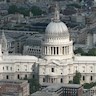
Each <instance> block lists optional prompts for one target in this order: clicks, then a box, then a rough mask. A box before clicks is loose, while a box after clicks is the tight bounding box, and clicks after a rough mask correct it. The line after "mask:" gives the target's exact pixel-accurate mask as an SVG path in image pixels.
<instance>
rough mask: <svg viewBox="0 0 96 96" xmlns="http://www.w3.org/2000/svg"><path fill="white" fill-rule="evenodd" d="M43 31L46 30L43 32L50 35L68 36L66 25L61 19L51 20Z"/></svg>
mask: <svg viewBox="0 0 96 96" xmlns="http://www.w3.org/2000/svg"><path fill="white" fill-rule="evenodd" d="M45 32H46V33H45V34H46V35H51V36H52V35H54V36H59V37H60V36H63V37H67V36H69V32H68V28H67V26H66V25H65V24H64V23H63V22H61V21H58V22H55V21H52V22H51V23H49V24H48V26H47V27H46V30H45Z"/></svg>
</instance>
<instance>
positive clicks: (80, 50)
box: [74, 48, 85, 55]
mask: <svg viewBox="0 0 96 96" xmlns="http://www.w3.org/2000/svg"><path fill="white" fill-rule="evenodd" d="M74 53H75V54H78V53H80V54H81V55H85V52H84V51H83V49H82V48H78V49H76V50H75V51H74Z"/></svg>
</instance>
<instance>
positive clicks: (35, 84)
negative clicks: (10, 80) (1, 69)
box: [24, 78, 40, 94]
mask: <svg viewBox="0 0 96 96" xmlns="http://www.w3.org/2000/svg"><path fill="white" fill-rule="evenodd" d="M24 80H28V83H29V86H30V94H32V93H34V92H36V91H38V90H39V88H40V84H39V80H38V79H35V78H33V79H32V78H31V79H27V78H24Z"/></svg>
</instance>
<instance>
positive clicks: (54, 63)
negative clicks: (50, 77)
mask: <svg viewBox="0 0 96 96" xmlns="http://www.w3.org/2000/svg"><path fill="white" fill-rule="evenodd" d="M47 65H48V66H60V62H57V61H55V60H52V61H50V62H48V64H47Z"/></svg>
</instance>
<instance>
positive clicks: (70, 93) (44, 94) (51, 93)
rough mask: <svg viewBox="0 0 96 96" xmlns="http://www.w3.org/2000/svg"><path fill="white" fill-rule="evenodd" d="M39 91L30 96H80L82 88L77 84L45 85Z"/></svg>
mask: <svg viewBox="0 0 96 96" xmlns="http://www.w3.org/2000/svg"><path fill="white" fill-rule="evenodd" d="M42 87H45V88H43V89H42V90H41V91H37V92H36V93H33V94H32V95H31V96H82V95H83V87H82V86H81V85H77V84H62V85H61V84H54V85H53V84H52V85H50V84H45V85H42Z"/></svg>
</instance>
